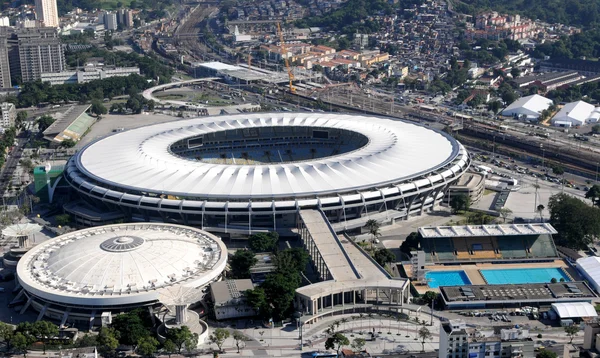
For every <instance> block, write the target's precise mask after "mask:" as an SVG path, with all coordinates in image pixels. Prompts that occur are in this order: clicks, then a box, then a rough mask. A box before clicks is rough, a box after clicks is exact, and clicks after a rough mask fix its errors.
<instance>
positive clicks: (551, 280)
mask: <svg viewBox="0 0 600 358" xmlns="http://www.w3.org/2000/svg"><path fill="white" fill-rule="evenodd" d="M557 282H558V280H557V279H556V278H555V277H552V278H551V279H550V283H557Z"/></svg>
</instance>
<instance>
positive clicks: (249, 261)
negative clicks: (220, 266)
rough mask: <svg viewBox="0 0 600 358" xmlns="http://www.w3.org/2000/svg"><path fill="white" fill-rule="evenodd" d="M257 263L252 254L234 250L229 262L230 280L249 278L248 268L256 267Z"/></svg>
mask: <svg viewBox="0 0 600 358" xmlns="http://www.w3.org/2000/svg"><path fill="white" fill-rule="evenodd" d="M257 262H258V259H257V258H256V257H255V256H254V252H252V251H249V250H242V249H240V250H236V252H235V254H233V256H231V259H230V261H229V267H230V268H231V275H230V276H231V278H235V279H242V278H250V268H251V267H252V266H254V265H256V263H257Z"/></svg>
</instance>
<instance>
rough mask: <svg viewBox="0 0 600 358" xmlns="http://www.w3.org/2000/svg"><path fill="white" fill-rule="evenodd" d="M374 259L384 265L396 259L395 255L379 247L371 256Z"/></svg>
mask: <svg viewBox="0 0 600 358" xmlns="http://www.w3.org/2000/svg"><path fill="white" fill-rule="evenodd" d="M373 258H374V259H375V261H377V263H378V264H379V265H381V266H385V265H386V264H387V263H389V262H394V261H396V255H394V253H393V252H392V251H390V250H388V249H386V248H382V249H379V250H377V251H375V255H374V256H373Z"/></svg>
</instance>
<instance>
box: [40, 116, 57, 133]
mask: <svg viewBox="0 0 600 358" xmlns="http://www.w3.org/2000/svg"><path fill="white" fill-rule="evenodd" d="M55 120H56V119H54V118H52V117H51V116H49V115H44V116H41V117H40V118H38V119H37V124H38V128H39V130H40V132H43V131H45V130H46V129H47V128H48V127H50V126H51V125H52V123H54V121H55Z"/></svg>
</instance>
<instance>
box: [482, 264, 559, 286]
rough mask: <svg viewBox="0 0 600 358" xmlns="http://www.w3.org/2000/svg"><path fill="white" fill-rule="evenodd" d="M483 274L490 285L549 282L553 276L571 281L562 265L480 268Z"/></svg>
mask: <svg viewBox="0 0 600 358" xmlns="http://www.w3.org/2000/svg"><path fill="white" fill-rule="evenodd" d="M480 272H481V275H482V276H483V278H485V280H486V281H487V283H488V284H490V285H502V284H511V283H512V284H519V283H548V282H550V281H551V280H552V279H553V278H555V279H556V280H557V281H560V279H561V278H563V279H564V280H565V281H571V280H570V279H569V277H568V276H567V274H566V273H565V271H563V269H561V268H560V267H551V268H520V269H495V270H480Z"/></svg>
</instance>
